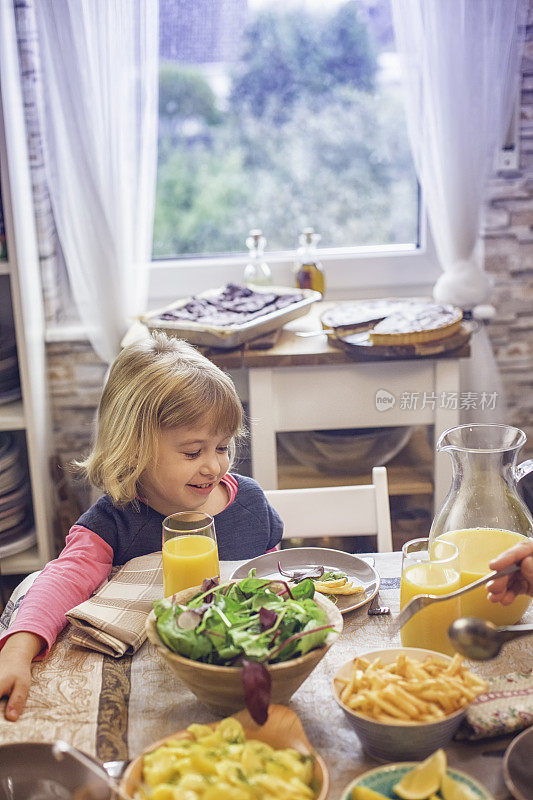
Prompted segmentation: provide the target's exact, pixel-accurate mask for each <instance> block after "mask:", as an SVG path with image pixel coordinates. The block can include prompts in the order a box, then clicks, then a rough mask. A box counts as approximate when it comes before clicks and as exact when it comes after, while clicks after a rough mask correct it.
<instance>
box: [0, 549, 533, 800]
mask: <svg viewBox="0 0 533 800" xmlns="http://www.w3.org/2000/svg"><path fill="white" fill-rule="evenodd" d="M400 556H401V554H400V553H381V554H377V555H376V556H375V567H376V569H377V571H378V572H379V574H380V576H381V587H380V598H381V600H382V602H383V603H385V604H387V605H389V606H390V607H391V609H392V612H393V613H392V615H391V616H390V617H388V616H384V617H369V616H368V614H367V608H366V607H363V608H361V609H358V610H356V611H354V612H352V613H349V614H347V615H345V617H344V631H343V634H342V636H341V637H339V639H338V641H337V642H336V643H335V644H334V645H333V647H332V648H331V649H330V650H329V652H328V653H327V654H326V656H325V657H324V658H323V659H322V661H321V662H320V663H319V664H318V666H317V667H316V669H315V670H314V671H313V672H312V673H311V675H310V677H309V678H308V679H307V680H306V681H305V683H303V684H302V686H301V687H300V689H299V690H298V691H297V692H296V694H295V695H294V696H293V699H292V701H291V704H290V705H291V708H292V709H293V710H294V711H295V712H296V713H297V714H298V715H299V717H300V719H301V721H302V724H303V726H304V729H305V731H306V734H307V736H308V738H309V739H310V741H311V742H312V744H313V745H314V747H315V748H316V749H317V750H318V751H319V752H320V753H321V754H322V756H323V757H324V758H325V760H326V762H327V764H328V768H329V772H330V778H331V790H330V794H329V797H330V798H331V800H338V798H340V796H341V794H342V788H343V787H344V786H346V785H347V784H348V783H349V782H350V781H351V780H352V779H353V778H354V777H356V775H358V774H360V773H361V772H363V771H364V770H366V769H369V768H370V767H374V766H376V765H377V762H376V761H375V760H373V759H371V758H370V757H368V756H366V755H365V754H364V753H363V751H362V749H361V746H360V744H359V740H358V738H357V736H356V734H355V732H354V730H353V729H352V728H351V727H350V725H349V723H348V722H347V720H346V719H345V717H344V714H343V712H342V711H341V709H340V708H339V707H338V706H337V704H336V702H335V700H334V698H333V693H332V689H331V681H332V677H333V674H334V673H335V671H336V669H337V668H338V667H339V666H340V665H341V664H343V663H344V662H345V661H348V660H349V659H350V658H352V657H353V656H354V655H356V654H360V653H364V652H365V651H368V650H373V649H378V648H382V647H394V646H396V645H399V643H400V640H399V634H396V635H394V636H392V635H391V634H390V632H389V629H390V626H391V623H392V620H393V618H394V614H395V612H397V611H398V610H399V585H400V579H399V574H400ZM237 563H239V562H223V563H222V564H221V571H222V576H223V577H227V576H229V575H230V574H231V572H232V571H233V569H234V568H235V566H236V565H237ZM527 619H528V620H530V621H533V611H532V610H531V609H530V610H529V611H528V614H527ZM532 666H533V637H532V638H524V639H519V640H516V641H514V642H511V643H510V644H508V645H506V647H505V648H504V649H503V650H502V653H501V655H500V656H499V658H497V659H495V660H494V661H490V662H487V663H485V664H480V663H476V665H475V669H476V671H477V672H478V673H480V674H482V675H483V676H484V677H488V676H492V675H499V674H504V673H506V672H509V671H511V670H527V669H530V668H531V667H532ZM33 669H34V681H33V684H32V688H31V692H30V696H29V699H28V705H27V708H26V710H25V712H24V714H23V715H22V717H21V718H20V720H19V721H18V722H16V723H12V722H7V721H5V719H3V716H2V719H0V741H2V742H16V741H53V740H54V739H56V738H61V739H65V740H66V741H68V742H70V743H71V744H73V745H74V746H76V747H79V748H80V749H81V750H84V751H85V752H87V753H89V754H91V755H95V756H96V757H97V758H99V759H100V760H102V761H107V760H114V759H123V758H131V757H133V756H135V755H137V754H138V753H139V752H140V751H141V750H142V749H143V748H144V747H146V746H147V745H149V744H151V743H152V742H154V741H155V740H157V739H160V738H162V737H164V736H166V735H168V734H171V733H174V732H176V731H178V730H181V729H183V728H185V727H186V726H187V725H189V724H190V723H191V722H210V721H213V720H214V719H216V717H215V716H214V715H213V714H211V712H210V711H209V710H208V709H206V708H205V707H204V706H202V705H200V704H199V703H198V701H197V700H196V698H195V697H194V695H193V694H191V692H189V690H188V689H187V688H186V687H185V686H183V685H182V684H181V683H180V681H179V680H178V678H177V677H176V675H175V674H174V673H173V672H171V670H170V669H169V668H168V666H167V665H166V662H164V661H163V659H162V658H161V657H160V656H159V655H158V654H157V652H156V651H155V650H154V648H153V647H152V646H151V645H150V643H149V642H146V643H145V644H144V645H143V646H142V647H141V649H140V650H139V651H138V652H137V653H136V654H135V655H134V656H133V657H131V656H124V657H123V658H120V659H113V658H111V657H109V656H103V655H101V654H99V653H94V652H89V651H86V650H82V649H80V648H78V647H75V646H71V645H70V644H69V632H68V629H67V630H66V631H65V632H64V633H63V634H62V635H61V637H60V638H59V639H58V641H57V643H56V645H55V646H54V648H53V649H52V652H51V654H50V656H49V658H48V659H47V660H46V661H44V662H41V663H39V664H35V665H34V668H33ZM1 711H2V709H0V713H1ZM508 741H510V739H509V738H507V739H499V740H490V741H484V742H476V743H471V742H456V743H453V744H452V745H451V746H450V747H448V748H447V752H448V757H449V762H450V764H451V765H452V766H455V767H457V768H459V769H464V770H465V771H466V772H468V773H469V774H471V775H472V776H473V777H475V778H477V779H478V780H479V781H480V782H481V783H482V784H484V785H485V786H486V787H487V788H488V789H489V791H491V792H492V794H493V795H494V797H495V798H496V800H504V798H508V797H509V795H508V793H507V790H506V788H505V786H504V784H503V778H502V772H501V752H502V751H503V749H504V748H505V747H506V745H507V743H508ZM490 751H496V752H497V755H496V756H486V755H482V754H483V753H486V752H490Z"/></svg>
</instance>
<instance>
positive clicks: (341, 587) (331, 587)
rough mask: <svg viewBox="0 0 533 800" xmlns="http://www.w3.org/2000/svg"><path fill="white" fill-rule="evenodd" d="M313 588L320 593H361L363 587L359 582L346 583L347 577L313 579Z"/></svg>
mask: <svg viewBox="0 0 533 800" xmlns="http://www.w3.org/2000/svg"><path fill="white" fill-rule="evenodd" d="M313 583H314V584H315V589H316V590H317V592H320V593H321V594H361V593H362V592H364V591H365V587H364V586H361V584H359V583H348V579H347V578H337V579H336V580H334V581H313Z"/></svg>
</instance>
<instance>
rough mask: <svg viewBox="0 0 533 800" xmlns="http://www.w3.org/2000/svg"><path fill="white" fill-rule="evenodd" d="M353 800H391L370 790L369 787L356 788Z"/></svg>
mask: <svg viewBox="0 0 533 800" xmlns="http://www.w3.org/2000/svg"><path fill="white" fill-rule="evenodd" d="M352 800H389V798H388V797H387V796H386V795H384V794H380V793H379V792H375V791H374V790H373V789H369V788H368V786H354V787H353V789H352Z"/></svg>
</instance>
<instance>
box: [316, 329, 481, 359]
mask: <svg viewBox="0 0 533 800" xmlns="http://www.w3.org/2000/svg"><path fill="white" fill-rule="evenodd" d="M473 329H474V325H473V324H472V323H469V322H462V323H461V326H460V328H459V330H458V331H457V332H456V333H454V334H453V336H447V337H446V338H444V339H436V340H435V341H433V342H418V343H415V344H399V345H384V344H373V342H372V341H371V339H370V334H369V331H364V332H363V333H352V334H348V335H347V336H330V337H329V339H330V341H331V342H332V343H333V342H334V341H335V343H336V344H338V345H340V346H341V347H342V348H343V350H345V351H346V353H347V354H348V355H350V356H352V357H353V358H356V359H358V360H359V359H365V358H368V359H371V360H372V361H377V360H379V359H387V358H391V359H398V358H415V357H419V358H434V357H435V356H440V355H444V354H445V353H449V352H452V351H453V350H458V349H459V348H461V347H464V345H466V344H468V342H469V340H470V336H471V335H472V332H473Z"/></svg>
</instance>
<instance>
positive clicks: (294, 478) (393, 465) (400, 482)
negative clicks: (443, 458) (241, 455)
mask: <svg viewBox="0 0 533 800" xmlns="http://www.w3.org/2000/svg"><path fill="white" fill-rule="evenodd" d="M386 467H387V476H388V481H389V495H391V496H397V495H411V494H414V495H416V494H420V495H428V494H432V493H433V480H432V473H433V452H432V450H431V447H430V445H429V442H428V441H427V438H426V433H425V430H422V429H420V430H415V431H414V432H413V435H412V437H411V439H410V440H409V442H408V443H407V444H406V446H405V447H404V448H403V450H402V451H401V452H400V453H398V455H397V456H396V457H395V458H393V459H392V461H389V463H388V464H386ZM371 482H372V470H370V469H369V470H368V471H366V472H362V473H327V472H319V471H318V470H315V469H311V468H309V467H305V466H303V465H302V464H297V463H296V462H295V461H293V460H291V458H290V456H288V455H287V454H286V453H284V452H282V451H281V449H280V450H279V452H278V488H279V489H297V488H301V487H303V486H309V487H312V488H315V487H318V486H350V485H352V486H353V485H361V484H365V483H371Z"/></svg>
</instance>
